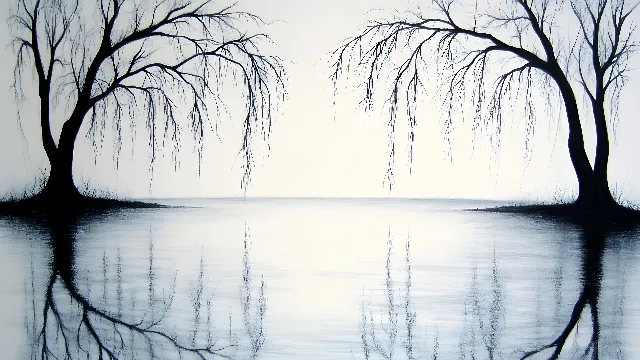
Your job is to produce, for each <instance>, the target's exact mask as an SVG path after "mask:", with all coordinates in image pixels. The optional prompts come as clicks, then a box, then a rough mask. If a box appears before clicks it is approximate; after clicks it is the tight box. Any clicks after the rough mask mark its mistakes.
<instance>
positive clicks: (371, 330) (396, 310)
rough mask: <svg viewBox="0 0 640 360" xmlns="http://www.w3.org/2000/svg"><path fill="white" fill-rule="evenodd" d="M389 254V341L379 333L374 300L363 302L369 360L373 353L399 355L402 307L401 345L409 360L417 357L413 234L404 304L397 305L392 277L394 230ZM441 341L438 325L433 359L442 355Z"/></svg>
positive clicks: (407, 249) (363, 328)
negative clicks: (403, 319) (413, 281)
mask: <svg viewBox="0 0 640 360" xmlns="http://www.w3.org/2000/svg"><path fill="white" fill-rule="evenodd" d="M387 236H388V237H387V257H386V263H385V290H386V307H387V310H386V314H383V311H381V314H380V323H379V329H381V330H382V333H383V334H384V335H385V337H386V338H385V339H384V340H385V341H383V339H382V338H381V337H379V336H378V335H377V330H378V327H377V326H376V325H377V324H376V322H375V321H374V316H373V310H372V309H371V300H370V299H369V300H368V301H365V300H364V299H363V301H362V305H361V306H362V307H361V319H360V324H359V328H360V340H361V342H362V350H363V352H364V357H365V359H369V358H370V357H371V355H372V354H373V353H376V354H378V355H380V356H381V357H382V358H384V359H393V357H394V354H395V347H396V343H397V337H398V330H399V329H398V316H399V315H400V309H403V310H404V318H405V321H404V322H405V329H404V336H405V337H404V339H402V341H401V345H402V347H403V348H404V351H405V354H406V355H407V358H408V359H415V353H416V346H415V339H416V318H417V313H416V310H415V309H414V306H413V302H412V295H411V287H412V280H411V256H410V255H411V237H410V236H407V241H406V243H405V271H406V274H405V284H404V285H405V286H404V289H405V291H404V294H403V295H402V296H404V299H402V302H403V306H402V307H400V306H397V305H396V303H397V302H399V299H397V298H396V292H395V291H394V288H393V284H394V281H393V277H392V276H391V270H392V267H391V258H392V255H393V237H392V236H391V231H389V233H388V235H387ZM384 315H386V317H387V319H386V323H385V322H383V317H384ZM438 351H439V342H438V328H437V327H436V328H435V335H434V339H433V357H432V358H433V359H437V358H438Z"/></svg>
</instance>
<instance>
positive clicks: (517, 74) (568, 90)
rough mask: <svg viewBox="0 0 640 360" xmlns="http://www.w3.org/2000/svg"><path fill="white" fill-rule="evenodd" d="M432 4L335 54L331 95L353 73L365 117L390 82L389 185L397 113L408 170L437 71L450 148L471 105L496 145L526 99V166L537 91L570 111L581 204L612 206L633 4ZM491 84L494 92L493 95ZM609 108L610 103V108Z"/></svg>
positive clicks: (367, 31) (373, 29) (519, 0)
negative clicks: (570, 40)
mask: <svg viewBox="0 0 640 360" xmlns="http://www.w3.org/2000/svg"><path fill="white" fill-rule="evenodd" d="M431 3H433V5H434V7H435V9H434V11H433V12H431V13H429V14H426V13H425V14H421V13H416V12H412V13H409V14H408V15H406V16H396V17H393V18H391V19H390V20H380V21H374V22H371V23H369V24H368V25H367V26H366V27H365V28H364V29H363V30H362V31H361V32H360V33H359V34H358V35H356V36H355V37H353V38H350V39H348V40H346V42H345V43H344V44H343V45H341V46H340V47H339V48H338V49H337V50H335V51H334V52H333V53H332V56H333V61H334V62H333V65H332V66H333V69H334V70H333V73H332V80H333V82H334V87H335V88H336V89H337V86H338V82H339V81H340V80H341V79H343V78H344V77H348V76H349V69H350V68H351V67H355V69H356V71H355V73H356V75H358V76H359V79H360V80H359V81H362V87H363V89H364V96H363V97H364V99H363V103H364V105H365V110H372V106H373V100H374V95H375V93H376V89H377V88H380V85H381V84H382V85H385V81H384V78H386V77H387V76H389V78H390V82H391V86H390V89H389V93H388V102H389V107H390V109H389V110H390V112H389V129H390V161H389V168H388V172H387V177H388V179H389V180H391V181H390V183H391V182H392V178H393V164H394V156H395V142H394V138H393V133H394V130H395V126H396V119H397V116H398V111H399V110H400V109H401V108H406V114H407V118H408V122H409V130H408V138H409V144H410V145H409V146H410V147H409V160H410V162H411V161H412V156H413V142H414V138H415V135H414V129H415V126H416V123H417V110H416V109H417V106H418V105H417V101H418V97H419V95H420V94H421V93H422V92H423V91H424V82H425V78H426V76H427V75H429V74H430V71H433V72H436V73H437V74H436V75H438V79H439V81H442V82H444V85H443V86H442V88H441V89H442V92H443V93H444V94H443V95H444V112H445V113H446V114H445V119H444V131H443V132H444V137H445V140H447V142H448V143H449V147H451V141H452V139H451V136H452V129H453V116H454V114H457V113H459V110H460V109H461V108H464V104H465V103H468V104H470V105H471V106H472V109H471V112H472V115H473V121H472V122H471V123H472V129H473V130H474V131H476V132H480V133H482V132H488V133H489V138H490V140H491V143H492V145H494V146H496V147H498V146H499V135H500V132H501V129H502V123H503V113H505V111H506V110H507V109H508V108H509V106H507V103H509V102H511V104H510V105H512V106H513V105H516V102H515V101H516V100H517V98H518V97H519V98H520V99H521V100H523V101H524V117H525V120H524V121H526V139H525V151H526V154H527V155H526V157H527V158H528V156H529V155H530V151H531V147H532V144H531V140H532V137H533V133H534V130H535V127H536V116H535V114H536V112H535V109H534V99H533V97H534V96H535V95H534V94H535V93H534V91H533V90H534V89H535V88H536V87H538V88H539V90H540V94H542V95H546V96H547V101H549V102H550V103H551V102H552V99H553V98H554V95H555V94H554V91H557V92H558V93H559V95H560V96H559V98H561V99H562V101H563V104H564V110H565V112H566V118H567V122H568V126H569V135H568V148H569V155H570V157H571V161H572V164H573V168H574V170H575V173H576V176H577V179H578V184H579V194H578V198H577V200H576V204H578V205H580V208H581V209H586V210H587V211H592V210H600V209H605V208H607V207H611V206H615V202H614V201H613V198H612V196H611V194H610V191H609V187H608V184H607V160H608V156H609V135H608V129H607V128H608V126H610V125H608V124H607V121H606V115H605V114H606V111H605V110H606V106H607V105H613V106H611V108H610V109H609V110H610V111H611V113H612V114H614V115H615V113H616V106H615V104H616V101H617V99H618V96H619V92H620V90H621V88H622V85H623V84H624V80H625V73H626V71H627V67H626V63H627V60H628V57H629V55H630V54H631V52H632V51H633V49H634V48H635V46H636V43H635V42H634V41H633V38H632V36H633V26H632V25H631V24H630V20H629V16H630V14H631V13H632V12H633V11H634V9H635V5H629V4H628V3H629V1H624V0H599V1H586V0H572V1H570V2H555V1H550V0H542V1H532V0H501V1H495V2H491V4H486V6H485V7H482V8H479V7H478V2H477V1H476V2H475V11H474V8H473V6H474V4H473V3H472V4H470V6H465V5H464V4H462V3H461V2H460V1H456V0H433V1H432V2H431ZM572 14H573V15H575V19H577V21H578V23H579V24H580V25H581V27H576V28H577V29H579V30H578V33H577V34H574V37H576V38H577V40H576V42H577V49H578V51H577V52H576V51H575V48H576V46H574V47H571V46H566V41H565V42H564V43H563V38H565V37H566V31H565V30H564V28H562V27H560V26H558V25H559V22H560V21H562V20H560V17H561V16H563V15H568V16H572ZM465 15H466V17H465ZM572 18H574V17H572ZM575 75H578V77H579V78H580V80H581V83H582V85H583V87H584V89H586V91H587V94H588V95H589V97H590V99H591V102H592V107H593V115H594V120H595V123H596V131H597V138H598V143H597V151H596V153H597V155H596V159H595V164H594V167H592V166H591V163H590V161H589V159H588V157H587V153H586V151H585V146H584V139H583V132H582V124H581V121H580V114H579V108H578V103H577V100H576V91H575V89H574V88H573V87H572V85H571V81H572V77H573V76H575ZM492 79H493V80H494V83H493V88H492V89H487V88H488V87H490V86H491V85H488V83H490V82H491V81H492ZM382 88H385V87H384V86H382ZM487 90H488V91H487ZM465 97H466V98H467V99H465ZM468 97H470V98H471V99H470V100H468ZM609 100H613V103H611V104H610V103H607V101H609ZM550 105H551V104H550Z"/></svg>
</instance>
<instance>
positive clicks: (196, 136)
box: [9, 0, 284, 202]
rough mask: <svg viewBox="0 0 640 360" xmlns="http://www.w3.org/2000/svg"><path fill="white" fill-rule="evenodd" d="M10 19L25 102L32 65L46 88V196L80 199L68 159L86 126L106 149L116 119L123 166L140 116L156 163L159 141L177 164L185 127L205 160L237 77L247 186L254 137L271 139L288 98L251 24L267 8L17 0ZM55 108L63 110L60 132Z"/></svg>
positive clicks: (177, 1) (152, 0)
mask: <svg viewBox="0 0 640 360" xmlns="http://www.w3.org/2000/svg"><path fill="white" fill-rule="evenodd" d="M9 22H10V26H11V29H12V31H13V46H14V49H15V51H16V63H15V70H14V88H15V93H16V98H17V100H21V99H22V98H23V97H24V95H25V94H24V91H23V90H24V89H26V87H25V86H23V85H24V81H23V80H24V78H25V76H24V75H25V74H31V73H33V74H35V78H36V82H37V87H38V95H39V98H40V101H39V106H40V127H41V130H42V145H43V147H44V150H45V152H46V155H47V157H48V160H49V165H50V172H49V178H48V180H47V182H46V185H45V186H44V190H43V191H42V193H41V195H42V196H45V197H46V198H51V199H53V200H61V199H65V201H67V202H69V201H73V200H74V199H76V198H80V194H79V192H78V190H77V188H76V186H75V184H74V182H73V178H72V164H73V156H74V146H75V144H76V138H77V136H78V134H79V133H80V129H81V127H82V126H83V125H85V126H88V134H87V136H88V137H89V138H90V139H91V140H92V144H93V147H94V148H95V149H98V150H99V149H100V148H101V146H102V145H101V144H102V142H103V140H104V139H105V131H106V130H107V129H109V126H111V128H112V129H113V133H114V136H113V142H114V149H115V154H114V159H115V160H116V166H117V163H118V159H119V156H120V150H121V148H122V142H123V136H125V134H126V133H127V131H128V132H129V133H130V135H131V139H132V141H133V139H134V137H135V131H136V129H138V128H140V127H141V125H142V127H143V128H144V130H145V131H146V133H147V135H148V144H146V146H147V147H148V150H149V156H150V164H151V166H150V167H151V169H150V170H151V171H153V165H154V163H155V161H156V159H157V157H158V151H159V149H163V148H167V149H170V151H171V154H172V156H171V157H172V161H173V164H174V165H175V167H176V168H177V166H178V164H179V162H178V155H179V151H180V150H181V149H182V147H183V146H182V142H181V137H182V136H184V135H185V134H184V133H185V129H188V130H190V131H188V133H189V134H190V135H189V136H191V137H192V138H193V140H194V142H195V149H194V151H195V152H196V153H197V156H198V164H199V167H198V169H200V164H201V161H202V152H203V144H204V141H205V138H206V132H207V131H208V130H209V129H208V128H211V129H213V128H214V125H215V124H216V121H217V117H219V116H221V115H223V111H224V109H225V104H224V95H225V94H226V93H228V92H229V91H228V90H229V88H228V86H229V85H233V86H235V87H237V88H238V89H240V90H239V96H240V97H241V98H240V99H237V100H235V101H234V103H236V102H237V103H238V104H243V105H242V106H244V110H243V111H244V116H243V119H242V121H243V128H244V131H243V138H242V142H241V151H240V152H241V154H242V155H243V157H244V160H243V165H242V167H243V171H244V175H243V180H242V185H243V186H246V185H247V184H248V182H249V181H250V176H251V168H252V166H253V152H252V143H253V142H254V140H256V139H262V140H265V141H267V140H268V135H269V132H270V129H271V119H272V116H273V111H274V110H275V109H274V106H276V105H277V103H278V101H279V100H281V99H282V98H283V96H284V88H283V81H284V72H283V68H282V65H281V61H280V59H279V58H277V57H273V56H267V55H264V54H263V51H261V44H262V43H263V42H264V41H268V40H269V38H268V36H267V35H265V34H263V33H254V34H249V33H246V32H245V30H244V29H243V28H246V29H250V28H252V27H254V28H255V27H256V26H261V25H264V24H265V23H264V21H263V20H262V19H261V18H259V17H258V16H256V15H253V14H250V13H246V12H241V11H235V10H234V6H228V7H222V6H219V5H218V3H217V2H216V1H212V0H204V1H197V2H190V1H181V0H170V1H166V0H148V1H131V0H94V1H91V2H82V3H81V2H80V1H78V0H75V1H70V2H69V1H61V0H32V1H29V0H18V1H17V4H16V6H15V8H14V9H13V10H12V16H11V17H10V20H9ZM223 86H227V87H226V88H223ZM225 89H226V90H225ZM65 103H66V107H64V105H65ZM63 108H64V110H61V109H63ZM54 111H62V112H63V113H64V122H63V126H62V130H61V132H60V135H59V138H58V140H57V141H56V140H55V139H54V134H53V133H52V129H51V123H52V117H53V116H52V115H53V114H54ZM127 121H129V122H130V124H129V125H130V128H131V130H128V129H127V128H126V127H125V125H126V122H127ZM214 131H215V130H214ZM198 171H199V170H198Z"/></svg>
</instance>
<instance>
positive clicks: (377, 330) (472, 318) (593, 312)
mask: <svg viewBox="0 0 640 360" xmlns="http://www.w3.org/2000/svg"><path fill="white" fill-rule="evenodd" d="M580 231H581V249H580V252H581V255H582V258H581V273H582V274H581V279H580V293H579V296H578V298H577V300H576V302H575V303H574V304H573V306H572V310H571V312H570V314H569V315H568V320H567V322H566V323H565V324H564V325H563V328H562V329H561V330H560V331H559V334H556V335H555V337H554V338H552V340H550V342H549V343H547V344H544V345H541V346H539V347H537V348H534V349H533V350H530V351H526V352H525V351H522V350H516V349H504V345H505V344H503V340H502V339H503V335H504V333H505V326H506V299H505V292H504V282H505V280H504V278H503V276H502V275H501V273H500V269H499V266H498V261H497V259H496V253H495V248H494V251H493V259H492V266H491V270H490V272H489V273H486V274H482V273H481V272H480V271H478V267H477V266H474V267H473V270H472V279H471V284H470V289H469V293H468V295H467V297H466V299H465V301H464V313H463V324H462V331H461V334H460V337H459V340H458V354H457V358H458V359H501V358H505V357H509V358H511V357H515V356H517V357H520V358H522V359H528V358H534V357H535V358H545V359H557V358H559V356H560V354H561V353H562V352H563V349H564V350H565V351H564V352H568V351H569V350H567V348H568V347H569V346H567V345H568V344H569V343H570V342H571V343H572V346H571V348H572V351H574V352H576V348H577V352H578V354H577V355H579V357H580V358H590V359H598V358H599V357H602V356H604V351H605V350H604V347H602V345H601V344H602V342H603V341H605V340H606V348H607V349H606V351H607V356H606V357H609V356H617V357H618V358H619V357H624V351H623V344H622V341H621V334H620V327H621V325H622V312H623V310H622V309H623V306H624V295H623V294H613V295H614V296H615V297H614V298H613V301H612V305H613V307H615V309H612V311H613V313H612V315H613V317H612V319H611V320H612V321H613V322H612V323H611V324H610V325H609V326H608V328H609V329H608V330H607V336H606V339H605V338H604V336H605V335H604V334H603V333H602V329H601V326H602V324H601V320H600V314H599V307H598V301H599V299H600V296H601V286H602V285H601V283H602V277H603V256H604V251H605V235H604V234H603V233H602V232H599V231H593V230H591V229H580ZM410 245H411V243H410V237H408V238H407V242H406V244H405V252H406V254H405V275H406V279H405V284H404V285H405V286H404V293H403V294H401V295H399V294H398V291H397V290H396V289H394V280H393V278H392V271H391V258H392V249H393V238H392V236H391V233H389V235H388V240H387V258H386V272H385V290H386V296H385V302H384V305H383V310H382V311H381V313H380V316H374V311H373V310H372V306H371V299H370V298H369V299H365V300H363V302H362V308H361V320H360V325H359V329H360V338H361V343H362V350H363V354H364V357H365V359H370V358H374V357H376V358H383V359H392V358H394V355H396V354H394V350H395V347H396V343H398V342H399V343H400V344H402V347H403V348H404V351H405V355H406V358H407V359H415V358H432V359H437V358H438V357H439V356H440V355H439V352H440V349H439V346H440V345H439V341H438V334H437V332H436V334H435V335H434V336H433V345H432V347H431V349H430V350H426V349H425V350H422V351H419V354H418V351H416V347H415V342H416V333H417V331H416V328H417V327H418V323H419V322H420V320H419V319H420V317H419V316H418V314H417V311H416V310H415V306H414V303H413V300H412V295H411V287H412V282H411V276H412V274H411V262H410ZM612 247H615V246H612V245H611V244H609V243H608V244H607V249H610V250H612V251H614V250H615V249H613V248H612ZM614 255H615V257H616V258H618V265H617V268H618V269H620V271H615V272H614V273H615V274H617V281H618V282H619V283H621V286H622V287H624V284H625V278H624V269H623V266H621V265H620V263H619V261H620V255H621V254H616V253H615V251H614ZM558 259H559V261H561V262H562V261H564V260H566V259H565V257H564V256H560V257H559V258H558ZM612 260H615V259H612ZM613 266H614V267H616V265H615V264H614V265H613ZM563 271H564V270H563V265H562V264H559V265H558V266H556V268H555V269H554V272H553V276H552V278H551V279H550V280H551V281H552V282H553V288H554V290H555V291H554V293H553V294H552V296H553V298H554V302H555V303H556V306H555V308H556V309H555V311H554V313H555V314H556V315H555V316H554V318H555V319H561V316H564V315H563V314H564V312H562V311H561V310H560V303H561V302H562V297H563V295H562V294H561V287H562V286H561V282H562V281H563V280H562V278H563V274H562V273H563ZM620 291H624V288H622V289H620ZM538 306H539V305H538ZM587 309H588V311H587ZM585 315H587V316H589V317H590V325H589V327H590V328H589V330H590V331H589V333H588V335H589V336H588V341H587V342H586V343H583V342H582V341H581V338H582V335H583V334H582V333H581V334H578V325H579V323H580V322H581V319H583V320H584V318H585ZM399 317H400V318H401V317H404V319H405V321H404V327H403V328H401V327H402V325H401V324H400V323H399V321H398V318H399ZM538 320H539V319H538ZM436 329H437V328H436ZM531 330H532V332H533V330H534V329H531ZM399 339H400V340H399ZM571 339H575V340H571ZM398 340H399V341H398ZM423 343H424V342H423ZM514 350H516V352H513V351H514ZM574 355H575V354H574ZM397 357H401V356H397Z"/></svg>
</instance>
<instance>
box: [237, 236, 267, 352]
mask: <svg viewBox="0 0 640 360" xmlns="http://www.w3.org/2000/svg"><path fill="white" fill-rule="evenodd" d="M249 243H250V237H249V229H248V228H245V233H244V254H243V256H242V265H243V267H242V288H241V290H240V302H241V305H242V315H243V321H244V327H245V331H246V333H247V335H248V336H249V342H250V346H251V348H250V351H251V353H250V356H251V358H252V359H255V358H256V357H257V356H258V352H259V351H260V349H262V346H263V345H264V342H265V335H264V327H263V322H264V318H265V314H266V312H267V300H266V298H265V296H264V277H261V279H260V290H259V292H258V299H257V304H256V312H255V314H252V313H251V307H252V302H251V292H252V286H251V283H252V277H251V265H250V263H249Z"/></svg>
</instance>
